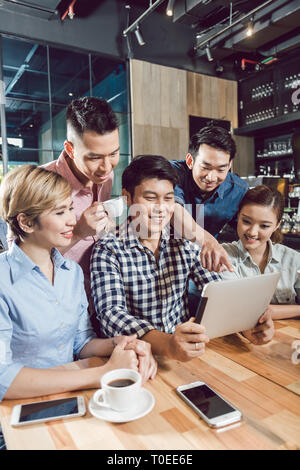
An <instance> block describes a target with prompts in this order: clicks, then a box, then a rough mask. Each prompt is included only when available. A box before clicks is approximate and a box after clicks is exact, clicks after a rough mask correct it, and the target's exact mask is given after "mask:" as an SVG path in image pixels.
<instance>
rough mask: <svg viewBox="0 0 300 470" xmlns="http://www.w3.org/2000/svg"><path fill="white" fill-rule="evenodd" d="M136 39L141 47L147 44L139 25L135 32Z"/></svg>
mask: <svg viewBox="0 0 300 470" xmlns="http://www.w3.org/2000/svg"><path fill="white" fill-rule="evenodd" d="M134 34H135V37H136V39H137V42H138V43H139V45H140V46H144V45H145V44H146V43H145V41H144V38H143V36H142V33H141V31H140V27H139V25H137V27H136V29H135V30H134Z"/></svg>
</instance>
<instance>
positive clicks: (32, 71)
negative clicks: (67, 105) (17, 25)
mask: <svg viewBox="0 0 300 470" xmlns="http://www.w3.org/2000/svg"><path fill="white" fill-rule="evenodd" d="M2 47H3V72H4V83H5V93H6V96H7V97H12V98H19V99H32V100H38V101H46V102H48V100H49V94H48V70H47V48H46V47H45V46H40V45H38V44H33V43H28V42H25V41H19V40H16V39H9V38H3V42H2Z"/></svg>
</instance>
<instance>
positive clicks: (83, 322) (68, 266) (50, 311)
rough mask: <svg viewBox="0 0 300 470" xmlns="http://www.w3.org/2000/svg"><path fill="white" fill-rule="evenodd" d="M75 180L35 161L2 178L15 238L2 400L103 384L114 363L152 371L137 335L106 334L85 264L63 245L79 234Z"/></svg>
mask: <svg viewBox="0 0 300 470" xmlns="http://www.w3.org/2000/svg"><path fill="white" fill-rule="evenodd" d="M71 192H72V190H71V187H70V185H69V183H68V182H67V181H66V180H65V179H64V178H62V177H61V176H60V175H58V174H56V173H53V172H49V171H47V170H45V169H43V168H38V167H35V166H34V165H23V166H22V167H19V168H17V169H15V170H13V171H11V172H10V173H9V174H8V175H6V177H5V178H4V180H3V181H2V183H1V186H0V215H1V217H2V218H3V219H4V220H5V221H6V222H7V223H8V225H9V227H10V229H11V231H12V232H13V234H14V236H15V240H14V242H13V244H12V246H11V247H10V249H9V250H8V251H7V252H5V253H2V254H1V255H0V278H1V284H0V341H1V345H0V346H1V352H2V354H1V357H0V400H2V399H3V398H14V399H15V398H27V397H34V396H40V395H47V394H53V393H60V392H66V391H72V390H80V389H87V388H96V387H99V381H100V378H101V376H102V375H103V374H104V373H105V372H107V371H108V370H111V369H115V368H134V369H139V370H140V372H141V373H142V375H143V378H144V380H147V379H148V378H153V377H154V376H155V373H156V363H155V361H154V359H153V357H152V355H151V352H150V349H149V347H148V345H146V344H145V343H144V342H142V341H138V340H136V338H135V337H134V336H131V337H129V336H128V337H122V336H119V337H115V338H110V339H99V338H97V337H96V335H95V333H94V331H93V329H92V327H91V325H90V322H89V317H88V313H87V299H86V295H85V291H84V284H83V274H82V271H81V268H80V267H79V266H78V265H77V264H76V263H75V262H73V261H71V260H68V259H65V258H64V257H63V256H62V255H61V254H60V252H59V251H58V250H57V247H58V248H65V247H67V246H68V244H70V242H71V240H72V234H73V228H74V226H75V224H76V219H75V215H74V211H73V204H72V199H71ZM74 355H75V357H77V358H86V357H89V356H111V357H110V359H109V361H108V362H107V363H106V364H105V365H104V366H102V367H95V368H89V369H83V370H63V369H50V368H51V367H53V366H59V365H62V364H64V363H67V362H72V361H73V357H74Z"/></svg>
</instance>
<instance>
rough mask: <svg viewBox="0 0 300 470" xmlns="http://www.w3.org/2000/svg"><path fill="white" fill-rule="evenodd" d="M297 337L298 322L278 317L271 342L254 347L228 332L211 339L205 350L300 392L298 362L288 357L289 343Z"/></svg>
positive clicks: (291, 347)
mask: <svg viewBox="0 0 300 470" xmlns="http://www.w3.org/2000/svg"><path fill="white" fill-rule="evenodd" d="M299 338H300V324H299V321H298V323H297V321H295V320H282V321H280V322H276V330H275V336H274V339H273V341H271V342H270V343H268V344H266V345H264V346H254V345H253V344H250V343H249V342H248V341H247V340H245V339H243V338H242V337H241V336H238V335H229V336H226V337H224V338H218V339H215V340H212V341H211V342H210V343H209V345H208V346H207V349H208V351H210V352H211V354H219V355H220V356H222V358H223V361H224V358H227V359H229V360H231V361H233V362H234V363H235V364H238V365H240V366H242V367H245V368H246V369H247V370H248V372H250V371H252V372H254V373H256V374H258V375H261V376H263V377H266V378H268V379H269V380H271V381H273V382H275V383H277V384H278V385H282V386H283V387H286V388H287V389H288V390H291V391H292V392H293V393H296V394H298V395H300V365H299V363H298V364H296V363H294V361H293V360H292V354H293V352H294V351H295V349H294V348H293V345H294V344H295V341H299ZM212 351H213V353H212ZM299 351H300V344H299ZM207 358H209V355H208V356H207V357H206V360H207Z"/></svg>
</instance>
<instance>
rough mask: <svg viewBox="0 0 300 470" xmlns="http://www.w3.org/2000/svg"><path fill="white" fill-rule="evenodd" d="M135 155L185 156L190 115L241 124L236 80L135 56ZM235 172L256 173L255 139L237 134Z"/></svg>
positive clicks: (133, 110) (132, 66)
mask: <svg viewBox="0 0 300 470" xmlns="http://www.w3.org/2000/svg"><path fill="white" fill-rule="evenodd" d="M130 70H131V104H132V133H133V155H138V154H142V153H155V154H159V155H163V156H165V157H167V158H169V159H182V158H184V157H185V155H186V153H187V150H188V142H189V115H193V116H200V117H207V118H212V119H225V120H228V121H230V122H231V125H232V129H233V128H235V127H238V96H237V82H234V81H231V80H225V79H222V78H218V77H210V76H207V75H202V74H198V73H193V72H188V71H185V70H179V69H175V68H171V67H164V66H161V65H156V64H151V63H149V62H143V61H138V60H131V62H130ZM236 142H237V148H238V153H237V156H236V158H235V160H234V162H233V171H234V172H237V173H238V174H239V175H240V176H247V175H248V174H253V171H254V149H253V139H251V138H246V137H237V138H236Z"/></svg>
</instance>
